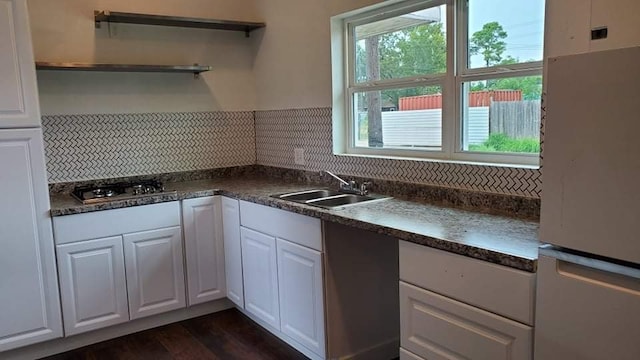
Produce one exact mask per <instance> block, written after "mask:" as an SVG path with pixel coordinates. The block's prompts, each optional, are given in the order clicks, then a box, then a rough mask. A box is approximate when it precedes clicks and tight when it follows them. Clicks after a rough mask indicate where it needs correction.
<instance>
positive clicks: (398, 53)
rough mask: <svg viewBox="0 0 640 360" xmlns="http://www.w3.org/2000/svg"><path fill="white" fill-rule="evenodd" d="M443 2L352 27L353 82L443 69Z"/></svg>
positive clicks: (444, 54) (444, 59) (445, 46)
mask: <svg viewBox="0 0 640 360" xmlns="http://www.w3.org/2000/svg"><path fill="white" fill-rule="evenodd" d="M445 18H446V11H445V5H442V6H437V7H433V8H429V9H424V10H420V11H415V12H412V13H409V14H405V15H400V16H396V17H393V18H389V19H384V20H380V21H376V22H372V23H369V24H364V25H359V26H356V27H355V34H354V36H355V41H354V43H355V49H354V50H355V59H356V60H355V67H356V68H355V82H357V83H361V82H366V81H373V80H380V79H398V78H404V77H411V76H416V75H425V74H439V73H444V72H446V67H447V42H446V38H447V37H446V34H445V31H446V25H445Z"/></svg>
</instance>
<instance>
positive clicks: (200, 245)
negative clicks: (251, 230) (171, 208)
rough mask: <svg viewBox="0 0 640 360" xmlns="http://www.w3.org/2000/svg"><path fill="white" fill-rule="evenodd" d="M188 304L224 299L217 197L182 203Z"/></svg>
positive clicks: (223, 274)
mask: <svg viewBox="0 0 640 360" xmlns="http://www.w3.org/2000/svg"><path fill="white" fill-rule="evenodd" d="M182 224H183V228H184V246H185V257H186V265H187V269H186V270H187V293H188V301H189V305H195V304H200V303H204V302H207V301H212V300H217V299H221V298H223V297H225V296H226V290H225V270H224V268H225V264H224V248H223V240H222V229H221V227H222V214H221V211H220V197H219V196H209V197H202V198H196V199H187V200H183V201H182Z"/></svg>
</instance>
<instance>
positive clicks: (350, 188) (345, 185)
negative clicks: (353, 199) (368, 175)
mask: <svg viewBox="0 0 640 360" xmlns="http://www.w3.org/2000/svg"><path fill="white" fill-rule="evenodd" d="M322 173H327V174H329V176H331V177H332V178H334V179H336V180H338V181H340V191H342V192H344V193H349V194H358V195H362V196H365V195H368V194H369V186H370V185H371V183H370V182H368V181H365V182H363V183H362V184H360V186H358V183H357V182H356V181H355V180H351V181H346V180H343V179H342V178H341V177H339V176H338V175H336V174H334V173H332V172H331V171H328V170H321V171H320V174H321V175H322Z"/></svg>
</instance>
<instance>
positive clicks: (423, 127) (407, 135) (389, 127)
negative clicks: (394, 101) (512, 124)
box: [358, 107, 489, 147]
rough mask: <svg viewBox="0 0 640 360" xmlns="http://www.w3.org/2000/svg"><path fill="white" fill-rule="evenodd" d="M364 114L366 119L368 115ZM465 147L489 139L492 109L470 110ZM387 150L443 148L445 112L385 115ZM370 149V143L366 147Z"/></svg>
mask: <svg viewBox="0 0 640 360" xmlns="http://www.w3.org/2000/svg"><path fill="white" fill-rule="evenodd" d="M365 114H366V113H364V114H363V115H365ZM468 119H469V120H468V126H466V128H467V131H466V132H465V140H466V141H465V144H481V143H483V142H484V141H485V140H487V139H488V138H489V107H472V108H469V114H468ZM382 140H383V142H384V146H391V147H396V146H402V147H405V146H421V147H430V146H433V147H440V146H442V109H430V110H409V111H385V112H383V113H382ZM358 145H361V146H366V140H364V143H363V144H358Z"/></svg>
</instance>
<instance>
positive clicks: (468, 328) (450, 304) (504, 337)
mask: <svg viewBox="0 0 640 360" xmlns="http://www.w3.org/2000/svg"><path fill="white" fill-rule="evenodd" d="M400 344H401V346H402V348H404V349H406V350H408V351H410V352H412V353H414V354H416V355H418V356H421V357H423V358H425V359H475V360H479V359H487V360H515V359H518V360H520V359H522V360H526V359H532V358H533V329H532V328H531V327H529V326H527V325H523V324H520V323H518V322H515V321H513V320H509V319H506V318H503V317H501V316H498V315H495V314H492V313H490V312H487V311H484V310H480V309H478V308H475V307H473V306H470V305H467V304H463V303H461V302H458V301H455V300H452V299H449V298H447V297H444V296H442V295H438V294H436V293H433V292H430V291H427V290H423V289H420V288H418V287H415V286H413V285H410V284H407V283H404V282H402V281H401V282H400ZM409 358H410V357H409Z"/></svg>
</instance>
